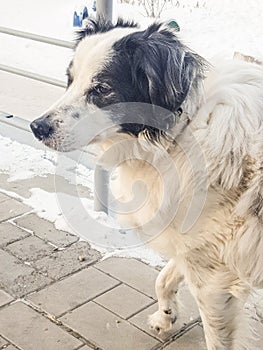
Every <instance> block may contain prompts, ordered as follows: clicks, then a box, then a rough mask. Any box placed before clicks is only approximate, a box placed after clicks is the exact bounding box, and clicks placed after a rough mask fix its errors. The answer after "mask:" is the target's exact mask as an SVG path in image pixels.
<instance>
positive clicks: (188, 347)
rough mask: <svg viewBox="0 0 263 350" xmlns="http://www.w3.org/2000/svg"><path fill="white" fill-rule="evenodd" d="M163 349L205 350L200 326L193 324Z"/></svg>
mask: <svg viewBox="0 0 263 350" xmlns="http://www.w3.org/2000/svg"><path fill="white" fill-rule="evenodd" d="M164 349H165V350H174V349H180V350H193V349H194V350H206V344H205V338H204V332H203V330H202V328H201V327H199V326H195V327H194V328H193V329H191V330H190V331H188V332H187V333H185V334H184V335H183V336H182V337H180V338H178V339H176V340H175V341H174V342H172V343H171V344H169V345H168V346H166V347H165V348H164Z"/></svg>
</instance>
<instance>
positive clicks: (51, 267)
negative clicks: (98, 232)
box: [34, 242, 100, 279]
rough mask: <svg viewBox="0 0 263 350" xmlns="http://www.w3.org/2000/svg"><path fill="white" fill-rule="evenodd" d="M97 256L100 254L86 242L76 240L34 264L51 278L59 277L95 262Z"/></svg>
mask: <svg viewBox="0 0 263 350" xmlns="http://www.w3.org/2000/svg"><path fill="white" fill-rule="evenodd" d="M80 257H81V259H80ZM99 257H100V254H99V253H98V252H97V251H96V250H94V249H91V248H90V246H89V244H88V243H86V242H77V243H75V244H73V245H71V246H70V247H69V248H67V249H65V250H61V251H57V252H54V253H52V254H51V255H50V256H47V257H45V258H42V259H40V260H38V261H36V262H35V263H34V266H35V267H36V268H37V269H38V270H39V271H41V272H43V274H46V275H48V276H49V277H51V278H53V279H60V278H61V277H64V276H66V275H69V274H71V273H73V272H75V271H78V270H80V269H82V268H84V267H87V266H89V265H90V264H92V263H95V262H96V261H97V260H98V259H99Z"/></svg>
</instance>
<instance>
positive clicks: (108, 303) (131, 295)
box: [95, 284, 153, 319]
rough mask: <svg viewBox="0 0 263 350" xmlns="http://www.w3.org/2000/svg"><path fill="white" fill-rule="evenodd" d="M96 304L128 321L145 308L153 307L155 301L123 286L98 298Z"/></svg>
mask: <svg viewBox="0 0 263 350" xmlns="http://www.w3.org/2000/svg"><path fill="white" fill-rule="evenodd" d="M95 302H96V303H98V304H100V305H102V306H104V307H105V308H106V309H108V310H110V311H112V312H114V313H116V314H117V315H119V316H121V317H122V318H125V319H127V318H128V317H130V316H132V315H134V314H135V313H137V312H139V311H140V310H142V309H143V308H145V307H147V306H149V305H151V304H152V303H153V300H152V299H151V298H149V297H147V296H146V295H144V294H142V293H139V292H137V291H136V290H135V289H133V288H131V287H128V286H126V285H125V284H121V285H120V286H118V287H116V288H114V289H112V290H110V291H109V292H107V293H104V294H103V295H101V296H99V297H98V298H96V299H95Z"/></svg>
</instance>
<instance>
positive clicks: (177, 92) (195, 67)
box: [126, 24, 206, 112]
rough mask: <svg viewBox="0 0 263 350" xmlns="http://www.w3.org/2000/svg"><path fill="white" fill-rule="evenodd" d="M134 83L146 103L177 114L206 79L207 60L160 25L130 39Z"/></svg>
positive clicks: (129, 48)
mask: <svg viewBox="0 0 263 350" xmlns="http://www.w3.org/2000/svg"><path fill="white" fill-rule="evenodd" d="M126 49H127V52H128V54H129V55H130V60H131V69H132V77H133V83H134V84H135V85H136V88H137V89H139V91H140V93H141V95H142V96H143V97H144V101H149V103H151V104H154V105H157V106H161V107H163V108H166V109H169V110H170V111H173V112H174V111H176V110H177V109H178V108H179V107H180V106H181V104H182V103H183V102H184V100H185V99H186V97H187V95H188V93H189V91H190V89H191V87H195V85H196V87H197V85H198V82H199V81H200V79H203V78H204V70H205V67H206V61H205V60H204V59H203V58H202V57H200V56H199V55H197V54H195V53H193V52H191V50H190V49H188V48H187V47H186V46H185V45H183V44H182V43H181V42H180V40H179V39H178V38H177V37H176V35H175V33H174V32H172V30H170V29H168V28H163V29H162V28H161V25H160V24H153V25H152V26H150V27H149V28H148V29H147V30H146V31H144V32H137V33H133V34H131V35H130V36H129V38H127V41H126Z"/></svg>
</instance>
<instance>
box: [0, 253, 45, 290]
mask: <svg viewBox="0 0 263 350" xmlns="http://www.w3.org/2000/svg"><path fill="white" fill-rule="evenodd" d="M50 282H51V280H50V279H49V278H47V277H45V276H42V275H41V274H39V273H38V272H37V271H35V270H34V269H33V268H32V267H30V266H27V265H24V264H23V263H21V262H20V261H19V260H17V259H16V258H15V257H13V256H12V255H10V254H8V253H7V252H5V251H3V250H1V249H0V288H3V289H4V290H5V291H7V292H8V293H10V294H11V295H13V296H17V297H21V296H23V295H25V294H27V293H30V292H33V291H34V290H36V289H39V288H41V287H44V286H46V285H47V284H49V283H50Z"/></svg>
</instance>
